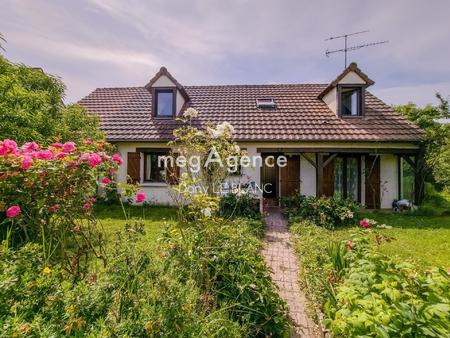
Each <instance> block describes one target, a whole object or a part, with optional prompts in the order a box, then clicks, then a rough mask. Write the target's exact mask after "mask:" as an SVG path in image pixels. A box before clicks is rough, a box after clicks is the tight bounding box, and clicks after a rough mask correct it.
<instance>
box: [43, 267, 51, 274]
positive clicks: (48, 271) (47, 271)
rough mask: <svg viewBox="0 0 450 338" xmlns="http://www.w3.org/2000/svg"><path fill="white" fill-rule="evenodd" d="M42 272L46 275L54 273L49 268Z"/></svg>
mask: <svg viewBox="0 0 450 338" xmlns="http://www.w3.org/2000/svg"><path fill="white" fill-rule="evenodd" d="M42 272H43V273H45V274H49V273H50V272H52V269H50V268H49V267H48V266H46V267H45V268H44V270H42Z"/></svg>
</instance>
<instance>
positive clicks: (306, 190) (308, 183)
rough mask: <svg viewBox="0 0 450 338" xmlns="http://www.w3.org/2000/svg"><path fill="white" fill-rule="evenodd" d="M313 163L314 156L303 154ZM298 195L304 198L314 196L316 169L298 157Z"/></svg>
mask: <svg viewBox="0 0 450 338" xmlns="http://www.w3.org/2000/svg"><path fill="white" fill-rule="evenodd" d="M305 155H306V156H308V157H309V158H310V159H312V160H313V161H315V154H313V153H311V154H305ZM300 193H301V194H302V195H306V196H316V168H314V166H313V165H312V164H311V163H309V162H308V161H307V160H306V159H304V158H303V157H302V156H300Z"/></svg>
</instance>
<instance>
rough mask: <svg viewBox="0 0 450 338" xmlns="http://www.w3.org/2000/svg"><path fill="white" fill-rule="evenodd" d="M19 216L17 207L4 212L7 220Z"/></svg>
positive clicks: (14, 206)
mask: <svg viewBox="0 0 450 338" xmlns="http://www.w3.org/2000/svg"><path fill="white" fill-rule="evenodd" d="M19 214H20V207H19V206H18V205H13V206H12V207H9V208H8V210H6V216H7V217H9V218H14V217H17V216H18V215H19Z"/></svg>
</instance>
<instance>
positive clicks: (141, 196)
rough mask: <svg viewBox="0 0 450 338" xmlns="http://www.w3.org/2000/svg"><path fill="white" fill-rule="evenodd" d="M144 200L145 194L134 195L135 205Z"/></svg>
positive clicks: (141, 192)
mask: <svg viewBox="0 0 450 338" xmlns="http://www.w3.org/2000/svg"><path fill="white" fill-rule="evenodd" d="M146 198H147V195H146V194H145V192H143V191H140V192H138V193H137V195H136V203H142V202H144V201H145V199H146Z"/></svg>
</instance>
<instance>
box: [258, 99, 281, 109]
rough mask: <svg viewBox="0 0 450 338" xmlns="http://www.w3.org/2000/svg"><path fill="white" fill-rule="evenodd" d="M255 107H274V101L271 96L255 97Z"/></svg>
mask: <svg viewBox="0 0 450 338" xmlns="http://www.w3.org/2000/svg"><path fill="white" fill-rule="evenodd" d="M256 107H257V108H275V107H276V104H275V101H274V100H273V99H271V98H262V99H256Z"/></svg>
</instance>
